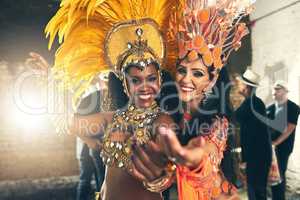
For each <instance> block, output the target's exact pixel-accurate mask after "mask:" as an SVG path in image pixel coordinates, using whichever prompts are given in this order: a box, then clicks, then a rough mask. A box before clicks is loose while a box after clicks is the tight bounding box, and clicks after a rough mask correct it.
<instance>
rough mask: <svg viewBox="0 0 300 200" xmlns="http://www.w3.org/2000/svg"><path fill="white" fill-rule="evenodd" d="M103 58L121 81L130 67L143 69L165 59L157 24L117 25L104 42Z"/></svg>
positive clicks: (139, 22) (148, 21)
mask: <svg viewBox="0 0 300 200" xmlns="http://www.w3.org/2000/svg"><path fill="white" fill-rule="evenodd" d="M104 49H105V58H106V61H107V63H108V64H109V66H110V68H111V69H112V70H113V71H114V72H115V73H116V74H117V75H118V77H119V78H120V79H123V78H124V77H123V76H124V70H125V69H126V67H127V66H129V65H136V66H140V67H142V68H144V67H146V66H147V65H148V64H150V63H153V62H156V63H157V64H158V65H159V66H161V65H162V62H163V60H164V57H165V45H164V41H163V38H162V34H161V33H160V31H159V29H158V25H157V23H156V22H155V21H154V20H152V19H149V18H144V19H140V20H130V21H126V22H122V23H118V24H116V25H115V26H114V27H113V28H112V29H111V31H110V32H109V33H108V34H107V36H106V39H105V48H104Z"/></svg>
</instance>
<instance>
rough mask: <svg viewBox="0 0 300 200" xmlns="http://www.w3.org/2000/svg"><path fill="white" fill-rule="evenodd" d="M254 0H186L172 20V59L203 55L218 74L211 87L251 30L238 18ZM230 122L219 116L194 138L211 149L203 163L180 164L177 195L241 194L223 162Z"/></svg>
mask: <svg viewBox="0 0 300 200" xmlns="http://www.w3.org/2000/svg"><path fill="white" fill-rule="evenodd" d="M254 2H255V1H254V0H185V1H183V2H181V4H180V5H179V6H178V9H177V12H176V13H175V14H174V15H173V16H172V18H171V19H170V30H169V32H168V35H167V36H168V37H167V51H168V55H169V60H171V59H172V58H173V59H174V58H177V59H178V58H179V59H185V58H187V59H188V61H190V62H192V61H195V60H197V59H199V57H201V59H202V61H203V64H204V65H205V66H207V67H208V68H211V69H212V70H211V71H212V74H213V76H214V78H213V79H212V81H211V83H210V84H209V86H208V88H212V87H213V86H214V85H215V82H216V80H217V78H218V76H219V72H220V70H221V69H222V67H223V66H224V65H225V63H226V61H227V59H228V57H229V55H230V53H231V52H232V51H233V50H238V49H239V48H240V46H241V39H242V38H243V37H244V36H245V35H247V34H248V32H249V31H248V29H247V27H246V24H245V23H241V22H240V20H241V19H242V17H243V16H245V15H248V14H249V13H250V12H251V11H252V10H253V5H252V4H253V3H254ZM227 128H228V121H227V119H226V118H225V117H223V118H220V117H217V119H216V121H215V122H214V123H213V124H212V127H211V129H210V133H209V134H208V135H205V136H198V137H197V138H196V139H193V140H195V142H197V140H198V142H199V144H200V142H201V140H205V142H206V145H205V146H209V147H210V148H208V149H206V148H204V152H205V153H204V157H203V159H202V162H201V163H200V164H199V166H198V167H197V168H196V169H194V170H190V169H189V168H187V167H185V166H181V165H178V166H177V174H176V175H177V184H178V195H179V198H178V199H179V200H209V199H238V197H236V196H235V195H234V194H235V191H236V189H235V188H234V187H233V186H232V185H231V184H229V183H228V182H227V181H226V180H225V178H224V176H223V174H222V172H221V171H220V163H221V160H222V158H223V152H224V150H225V147H226V140H227Z"/></svg>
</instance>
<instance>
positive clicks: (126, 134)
mask: <svg viewBox="0 0 300 200" xmlns="http://www.w3.org/2000/svg"><path fill="white" fill-rule="evenodd" d="M160 113H161V109H160V108H159V107H158V105H157V104H156V102H154V103H153V104H152V105H151V106H150V107H149V108H144V109H143V108H137V107H135V105H133V104H130V105H129V106H128V107H127V109H126V110H124V111H121V110H118V111H116V113H115V114H114V116H113V120H112V123H111V124H109V125H108V127H107V128H106V130H105V133H104V138H103V147H102V150H101V157H102V159H103V162H104V163H105V164H106V165H108V166H117V167H119V168H124V167H125V168H130V164H131V159H130V156H131V154H132V149H131V146H132V144H134V143H136V145H143V144H146V143H147V142H148V141H149V140H151V139H152V138H153V134H152V128H153V126H152V125H153V121H154V120H155V119H157V117H158V116H159V115H160Z"/></svg>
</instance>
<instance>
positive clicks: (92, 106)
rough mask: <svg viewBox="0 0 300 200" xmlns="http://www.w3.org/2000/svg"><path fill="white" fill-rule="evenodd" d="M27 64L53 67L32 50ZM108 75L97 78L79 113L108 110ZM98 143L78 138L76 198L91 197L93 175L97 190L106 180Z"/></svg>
mask: <svg viewBox="0 0 300 200" xmlns="http://www.w3.org/2000/svg"><path fill="white" fill-rule="evenodd" d="M25 63H26V65H28V66H30V68H31V69H34V70H39V71H41V72H46V73H47V72H48V70H49V69H50V68H51V66H50V64H49V63H48V62H47V61H46V59H45V58H44V57H43V56H41V55H40V54H38V53H36V52H30V53H29V57H28V58H27V59H26V62H25ZM106 79H107V77H105V76H104V75H101V76H100V77H99V78H98V79H95V81H94V85H93V87H90V88H89V90H88V91H86V93H85V94H84V95H83V96H84V98H83V99H82V101H81V103H80V105H79V107H78V110H77V111H78V114H80V115H88V114H93V113H96V112H100V111H101V110H108V108H109V105H107V103H106V102H107V101H106V100H107V99H108V98H107V96H108V91H107V82H106V81H107V80H106ZM96 149H99V148H98V146H97V143H95V142H94V141H93V142H92V141H90V140H85V142H83V141H82V140H81V139H80V138H79V137H78V138H77V140H76V157H77V159H78V160H79V166H80V175H79V183H78V186H77V192H76V200H87V199H90V197H91V181H92V178H93V175H94V177H95V182H96V188H95V190H96V191H99V190H100V188H101V185H102V183H103V180H104V175H105V167H104V165H103V162H102V159H101V158H100V152H99V150H96Z"/></svg>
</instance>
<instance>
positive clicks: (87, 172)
mask: <svg viewBox="0 0 300 200" xmlns="http://www.w3.org/2000/svg"><path fill="white" fill-rule="evenodd" d="M106 79H107V77H105V76H101V78H99V79H97V80H98V83H96V84H95V85H93V87H90V88H89V90H88V91H86V93H85V95H84V96H86V97H85V98H83V100H82V101H81V103H80V105H79V107H78V110H77V111H78V114H80V115H88V114H94V113H97V112H101V111H103V110H108V107H109V106H108V105H105V102H107V99H108V91H107V82H106V81H107V80H106ZM105 80H106V81H105ZM76 156H77V159H78V160H79V166H80V176H79V183H78V186H77V193H76V200H87V199H90V197H91V191H92V188H91V181H92V178H93V176H94V178H95V182H96V188H95V191H97V192H98V191H100V188H101V186H102V183H103V181H104V176H105V166H104V164H103V162H102V159H101V157H100V147H99V146H97V143H95V142H89V141H88V140H86V139H85V141H84V142H83V141H82V140H81V139H80V138H79V137H77V146H76Z"/></svg>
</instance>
